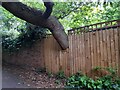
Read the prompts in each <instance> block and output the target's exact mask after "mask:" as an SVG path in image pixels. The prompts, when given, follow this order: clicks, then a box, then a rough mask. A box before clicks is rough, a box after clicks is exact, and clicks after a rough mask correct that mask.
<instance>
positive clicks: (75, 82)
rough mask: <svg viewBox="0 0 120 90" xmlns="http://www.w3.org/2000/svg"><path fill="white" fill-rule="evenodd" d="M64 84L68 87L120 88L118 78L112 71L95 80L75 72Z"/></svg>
mask: <svg viewBox="0 0 120 90" xmlns="http://www.w3.org/2000/svg"><path fill="white" fill-rule="evenodd" d="M66 86H67V87H70V88H81V89H87V90H120V78H118V77H116V76H115V75H114V74H113V73H111V74H110V75H106V76H103V77H99V78H98V79H96V80H93V79H92V78H89V77H87V76H85V75H81V74H80V73H77V74H75V75H73V76H71V77H69V78H68V80H67V82H66Z"/></svg>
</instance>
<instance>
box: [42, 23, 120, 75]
mask: <svg viewBox="0 0 120 90" xmlns="http://www.w3.org/2000/svg"><path fill="white" fill-rule="evenodd" d="M118 22H119V21H111V22H104V23H98V24H94V25H90V26H86V27H80V28H76V29H72V30H69V35H68V37H69V48H68V49H67V50H61V49H60V47H59V45H58V43H57V42H56V40H55V39H54V38H53V37H52V36H48V37H47V38H46V39H45V40H44V45H43V46H44V47H43V51H44V56H43V57H44V60H45V62H44V64H45V68H46V71H48V72H52V73H57V72H59V71H60V70H62V71H64V72H65V74H66V75H67V76H69V75H71V74H74V73H76V72H78V71H82V72H83V74H86V75H88V76H90V77H92V76H95V74H97V75H104V74H105V73H106V72H105V71H102V72H98V73H94V72H93V68H95V67H110V68H114V69H117V74H118V75H120V27H119V24H118Z"/></svg>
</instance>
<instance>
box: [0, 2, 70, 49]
mask: <svg viewBox="0 0 120 90" xmlns="http://www.w3.org/2000/svg"><path fill="white" fill-rule="evenodd" d="M3 1H4V0H0V2H1V5H2V7H4V8H5V9H6V10H7V11H9V12H10V13H12V14H13V15H14V16H16V17H18V18H20V19H22V20H25V21H27V22H29V23H31V24H34V25H37V26H41V27H44V28H48V29H49V30H50V31H51V33H52V35H53V36H54V38H55V39H56V40H57V42H58V43H59V45H60V46H61V48H62V49H63V50H65V49H67V48H68V46H69V44H68V36H67V34H66V33H65V31H64V27H63V26H62V24H61V23H60V22H59V21H58V19H57V18H55V16H51V13H52V9H53V6H54V3H53V2H52V1H50V0H49V2H45V0H43V2H44V6H45V7H46V10H45V12H42V11H40V10H36V9H33V8H31V7H29V6H27V5H25V4H23V3H22V2H3ZM7 1H8V0H7ZM47 1H48V0H47Z"/></svg>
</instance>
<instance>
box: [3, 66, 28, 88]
mask: <svg viewBox="0 0 120 90" xmlns="http://www.w3.org/2000/svg"><path fill="white" fill-rule="evenodd" d="M2 88H29V87H28V86H27V84H25V83H24V81H22V79H21V77H20V76H19V75H17V74H15V73H13V72H11V70H10V68H6V67H3V69H2Z"/></svg>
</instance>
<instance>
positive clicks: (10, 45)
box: [2, 23, 47, 53]
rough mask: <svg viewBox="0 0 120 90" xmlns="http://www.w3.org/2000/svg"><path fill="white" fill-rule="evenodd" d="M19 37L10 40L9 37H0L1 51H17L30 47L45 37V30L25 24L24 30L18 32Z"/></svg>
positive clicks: (10, 37)
mask: <svg viewBox="0 0 120 90" xmlns="http://www.w3.org/2000/svg"><path fill="white" fill-rule="evenodd" d="M18 31H19V33H20V34H19V36H18V37H17V38H12V36H9V35H3V36H2V46H3V50H4V51H7V52H10V53H11V52H14V51H18V50H19V49H20V48H21V47H30V46H32V45H33V44H34V42H35V41H36V40H41V39H43V38H44V37H45V36H46V31H47V29H44V28H41V27H39V26H35V25H32V24H29V23H26V27H25V28H21V29H19V30H18Z"/></svg>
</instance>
